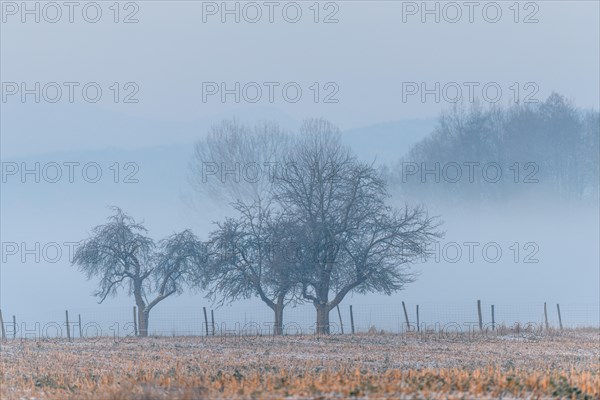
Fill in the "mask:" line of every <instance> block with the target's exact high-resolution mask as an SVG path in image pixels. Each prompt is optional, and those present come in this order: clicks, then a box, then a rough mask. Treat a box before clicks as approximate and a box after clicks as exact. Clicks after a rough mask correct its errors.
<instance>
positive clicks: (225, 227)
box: [201, 201, 299, 335]
mask: <svg viewBox="0 0 600 400" xmlns="http://www.w3.org/2000/svg"><path fill="white" fill-rule="evenodd" d="M233 206H234V208H235V209H236V210H237V211H238V214H239V216H238V217H237V218H228V219H226V220H225V221H224V222H222V223H218V224H217V225H218V229H217V230H216V231H214V232H213V233H212V234H211V237H210V242H209V243H210V257H209V260H210V261H209V263H208V264H207V268H206V269H205V270H203V271H202V275H201V281H202V282H203V286H204V287H205V288H206V287H208V288H209V297H212V298H213V299H215V298H216V297H217V296H218V295H220V296H221V300H220V304H223V303H224V302H226V301H229V302H231V301H235V300H239V299H245V298H250V297H253V296H258V297H259V298H260V299H261V300H262V301H263V302H264V303H265V304H266V305H267V306H268V307H269V308H271V310H273V312H274V327H273V333H274V334H275V335H281V334H282V333H283V310H284V308H285V306H286V305H287V304H289V303H291V302H296V301H298V300H299V299H298V297H297V290H296V289H297V287H298V280H297V278H295V274H296V271H297V270H298V259H297V258H296V257H295V253H294V250H295V248H294V239H295V238H296V236H295V235H294V229H295V227H294V226H293V225H292V224H291V223H290V221H289V220H287V219H286V218H285V216H284V215H283V214H281V213H277V212H275V211H273V209H272V208H271V207H269V206H261V204H260V203H253V204H252V205H246V204H244V203H243V202H241V201H238V202H236V203H235V204H234V205H233Z"/></svg>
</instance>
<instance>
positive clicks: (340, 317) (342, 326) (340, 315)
mask: <svg viewBox="0 0 600 400" xmlns="http://www.w3.org/2000/svg"><path fill="white" fill-rule="evenodd" d="M335 308H337V312H338V318H339V319H340V329H341V331H342V335H343V334H344V323H343V322H342V313H341V312H340V305H339V304H338V305H337V306H335Z"/></svg>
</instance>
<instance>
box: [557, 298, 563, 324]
mask: <svg viewBox="0 0 600 400" xmlns="http://www.w3.org/2000/svg"><path fill="white" fill-rule="evenodd" d="M556 311H558V325H559V326H560V329H561V330H562V328H563V324H562V317H561V316H560V305H558V303H557V304H556Z"/></svg>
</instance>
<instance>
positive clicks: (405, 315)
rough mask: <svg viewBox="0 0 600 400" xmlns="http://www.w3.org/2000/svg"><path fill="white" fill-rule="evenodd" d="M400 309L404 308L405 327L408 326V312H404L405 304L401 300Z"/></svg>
mask: <svg viewBox="0 0 600 400" xmlns="http://www.w3.org/2000/svg"><path fill="white" fill-rule="evenodd" d="M402 309H403V310H404V320H405V321H406V327H407V328H410V322H409V321H408V313H407V312H406V305H405V304H404V302H402Z"/></svg>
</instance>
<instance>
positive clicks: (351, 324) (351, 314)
mask: <svg viewBox="0 0 600 400" xmlns="http://www.w3.org/2000/svg"><path fill="white" fill-rule="evenodd" d="M350 328H351V329H352V334H353V335H354V314H353V313H352V306H350Z"/></svg>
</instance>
